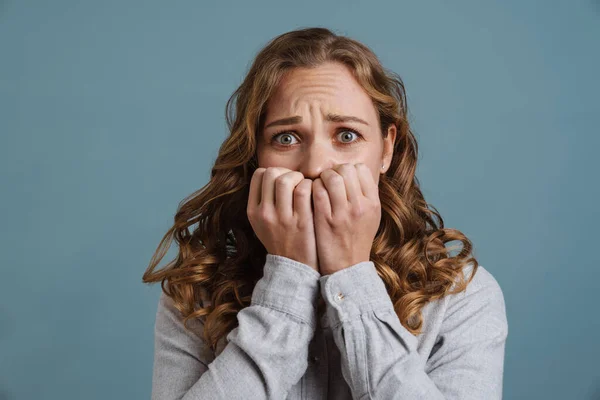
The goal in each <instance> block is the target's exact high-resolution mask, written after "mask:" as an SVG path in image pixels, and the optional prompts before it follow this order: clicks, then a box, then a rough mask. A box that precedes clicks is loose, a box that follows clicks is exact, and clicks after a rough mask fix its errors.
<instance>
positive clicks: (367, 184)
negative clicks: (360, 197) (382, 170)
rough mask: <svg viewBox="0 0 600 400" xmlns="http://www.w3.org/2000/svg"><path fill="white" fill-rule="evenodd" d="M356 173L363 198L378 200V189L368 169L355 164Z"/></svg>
mask: <svg viewBox="0 0 600 400" xmlns="http://www.w3.org/2000/svg"><path fill="white" fill-rule="evenodd" d="M356 172H357V174H358V180H359V181H360V187H361V190H362V192H363V194H364V196H365V197H366V198H368V199H371V200H375V199H378V198H379V187H377V184H375V181H374V180H373V175H371V170H370V169H369V167H367V166H366V165H365V164H363V163H359V164H356Z"/></svg>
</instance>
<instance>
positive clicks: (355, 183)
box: [335, 164, 364, 204]
mask: <svg viewBox="0 0 600 400" xmlns="http://www.w3.org/2000/svg"><path fill="white" fill-rule="evenodd" d="M335 170H336V172H337V173H338V174H340V175H341V176H342V177H343V178H344V184H345V185H346V196H347V201H348V202H349V203H350V204H359V202H360V198H361V197H363V196H364V194H363V192H362V188H361V185H360V181H359V180H358V171H357V170H356V165H355V164H342V165H340V166H338V167H337V168H336V169H335Z"/></svg>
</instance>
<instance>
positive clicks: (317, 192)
mask: <svg viewBox="0 0 600 400" xmlns="http://www.w3.org/2000/svg"><path fill="white" fill-rule="evenodd" d="M312 199H313V204H314V208H315V210H314V213H315V219H316V218H321V217H323V216H326V217H328V218H331V201H330V200H329V193H328V192H327V189H326V188H325V184H324V183H323V180H322V179H321V178H317V179H315V180H314V181H313V184H312Z"/></svg>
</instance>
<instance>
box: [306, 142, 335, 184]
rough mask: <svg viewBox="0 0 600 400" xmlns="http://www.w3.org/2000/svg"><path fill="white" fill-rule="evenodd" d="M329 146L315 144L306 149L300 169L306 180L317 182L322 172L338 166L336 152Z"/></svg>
mask: <svg viewBox="0 0 600 400" xmlns="http://www.w3.org/2000/svg"><path fill="white" fill-rule="evenodd" d="M327 146H328V145H327V144H319V143H313V144H311V145H310V147H308V148H307V149H306V152H305V154H304V155H303V157H302V160H301V161H300V166H299V168H298V171H300V172H302V174H303V175H304V177H305V178H307V179H312V180H315V179H317V178H318V177H319V176H320V175H321V172H323V171H325V170H326V169H328V168H333V167H334V166H335V165H336V161H335V154H334V151H333V149H331V148H329V147H327Z"/></svg>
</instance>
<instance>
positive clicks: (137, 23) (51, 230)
mask: <svg viewBox="0 0 600 400" xmlns="http://www.w3.org/2000/svg"><path fill="white" fill-rule="evenodd" d="M212 3H214V4H209V2H202V1H173V2H165V1H162V2H159V1H115V0H111V1H100V2H99V1H58V0H55V1H52V2H48V1H20V2H17V1H10V0H8V1H2V2H0V132H1V136H0V137H1V139H0V140H1V142H0V185H1V186H0V188H1V197H0V198H1V202H2V203H1V207H0V246H1V248H0V250H1V251H2V258H3V260H2V262H1V264H0V265H1V268H2V271H1V272H2V275H1V277H2V278H1V279H0V285H1V286H0V399H1V400H7V399H41V398H43V399H90V400H91V399H108V398H110V399H147V398H149V397H150V391H151V376H152V362H153V340H154V339H153V329H154V318H155V312H156V305H157V301H158V296H159V294H160V285H153V286H148V285H145V284H143V283H142V282H141V277H142V274H143V272H144V270H145V269H146V267H147V265H148V263H149V261H150V257H151V256H152V253H153V252H154V250H155V249H156V246H157V245H158V243H159V241H160V239H161V238H162V236H163V234H164V233H165V232H166V230H167V229H168V228H169V227H170V225H171V223H172V220H173V216H174V213H175V210H176V207H177V205H178V203H179V201H180V200H182V199H183V198H184V197H185V196H187V195H188V194H190V193H191V192H193V191H195V190H196V189H198V188H200V187H202V186H204V185H205V184H206V183H207V182H208V178H209V171H210V167H211V166H212V163H213V162H214V160H215V158H216V155H217V150H218V147H219V145H220V144H221V142H222V141H223V139H224V138H225V136H226V134H227V132H226V125H225V120H224V107H225V102H226V100H227V98H228V97H229V95H230V94H231V93H232V92H233V90H234V89H235V88H236V87H237V85H239V84H240V83H241V80H242V78H243V76H244V73H245V72H246V71H247V68H248V67H249V65H250V62H251V61H252V59H253V57H254V55H255V54H256V52H257V51H258V50H259V49H260V48H261V47H262V46H264V45H265V44H266V43H267V41H268V40H270V39H271V38H273V37H274V36H276V35H278V34H281V33H283V32H286V31H289V30H292V29H296V28H300V27H308V26H325V27H328V28H330V29H333V30H334V31H336V32H337V33H340V34H345V35H349V36H351V37H353V38H355V39H357V40H359V41H362V42H363V43H365V44H366V45H368V46H370V47H371V48H372V49H373V50H374V51H375V52H376V54H377V55H378V56H379V57H380V59H381V61H382V62H383V64H384V65H385V66H386V67H388V68H390V69H392V70H394V71H396V72H397V73H399V74H400V76H401V77H402V78H403V79H404V82H405V84H406V89H407V94H408V104H409V110H410V112H411V121H412V124H413V128H414V130H415V133H416V135H417V139H418V141H419V145H420V156H419V167H418V171H417V176H418V177H419V179H420V181H421V183H422V189H423V191H424V194H425V198H426V200H427V201H428V202H429V203H431V204H433V205H434V206H435V207H436V208H437V209H438V210H439V211H440V213H441V215H442V217H443V218H444V219H445V223H446V226H447V227H452V228H456V229H459V230H461V231H462V232H464V233H465V234H466V235H467V236H468V237H469V238H470V239H471V240H472V241H473V243H474V246H475V255H476V256H477V258H478V260H479V262H480V263H481V265H483V266H484V267H485V268H486V269H487V270H489V271H490V272H491V273H492V274H493V275H494V277H495V278H496V279H497V280H498V282H499V283H500V285H501V287H502V289H503V292H504V295H505V299H506V306H507V313H508V321H509V336H508V340H507V346H506V360H505V361H506V362H505V374H504V394H505V396H504V397H505V398H506V399H600V369H599V368H598V360H599V359H600V344H599V342H598V338H600V312H599V311H598V310H597V307H598V305H599V303H600V300H599V296H598V288H599V283H598V282H599V281H600V269H599V266H600V257H599V255H598V254H599V252H598V248H597V247H596V246H597V245H598V244H597V243H598V242H597V240H598V225H599V223H600V216H599V212H598V204H599V203H600V193H599V188H598V175H599V172H600V168H599V167H600V165H599V161H598V157H597V151H598V148H599V146H600V140H599V133H600V132H599V129H598V117H599V116H600V102H599V101H598V92H599V89H600V78H599V76H598V72H599V71H600V4H599V3H598V2H597V1H589V0H587V1H584V0H581V1H579V0H575V1H566V0H565V1H516V0H513V1H456V2H446V1H439V0H438V1H427V2H399V1H369V2H366V1H343V2H342V1H338V2H333V1H327V2H323V3H321V2H319V1H302V2H289V1H229V2H226V1H223V2H220V3H219V5H217V4H216V3H217V2H212ZM175 250H176V249H175V246H174V245H173V247H172V248H171V250H170V251H169V253H168V254H167V257H165V258H164V259H163V262H162V263H161V266H162V265H164V264H165V263H166V262H167V261H168V260H170V259H171V258H172V257H173V256H174V255H175Z"/></svg>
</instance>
